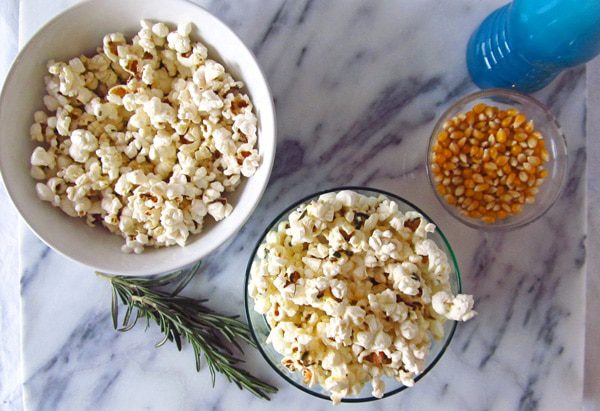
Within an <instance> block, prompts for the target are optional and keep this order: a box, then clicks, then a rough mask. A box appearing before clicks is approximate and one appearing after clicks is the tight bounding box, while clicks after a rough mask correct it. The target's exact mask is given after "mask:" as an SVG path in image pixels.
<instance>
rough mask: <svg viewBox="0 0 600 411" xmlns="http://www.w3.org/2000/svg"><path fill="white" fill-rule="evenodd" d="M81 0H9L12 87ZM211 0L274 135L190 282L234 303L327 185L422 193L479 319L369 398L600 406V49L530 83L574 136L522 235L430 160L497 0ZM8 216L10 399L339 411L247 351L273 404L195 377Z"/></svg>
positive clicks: (419, 198) (3, 208)
mask: <svg viewBox="0 0 600 411" xmlns="http://www.w3.org/2000/svg"><path fill="white" fill-rule="evenodd" d="M70 3H72V1H65V0H63V1H55V2H46V1H44V0H20V1H19V0H8V1H4V2H2V3H0V38H3V39H5V47H4V48H3V49H2V50H0V81H1V79H2V78H3V77H4V74H5V73H6V70H7V68H8V67H9V64H10V61H11V60H12V58H13V57H14V55H15V53H16V51H17V49H18V45H19V44H23V42H24V41H26V39H27V38H28V37H29V36H30V35H31V34H32V33H33V32H34V31H35V29H36V28H37V27H39V25H41V24H43V22H44V21H46V20H47V19H49V18H50V17H51V16H52V15H54V14H56V13H57V12H59V11H60V10H62V9H63V8H64V7H66V6H67V5H68V4H70ZM198 3H199V4H202V5H204V6H205V7H207V8H208V9H209V10H210V11H211V12H213V13H215V14H216V15H217V16H219V17H221V18H222V19H223V20H224V21H225V22H226V23H228V24H229V25H230V26H231V27H232V28H233V29H234V31H236V32H237V33H238V34H239V35H240V37H241V38H242V39H243V41H244V42H246V44H248V45H249V46H250V47H251V48H252V49H253V50H254V52H255V53H256V55H257V57H258V60H259V62H260V64H261V65H262V67H263V69H264V70H265V72H266V75H267V79H268V81H269V83H270V85H271V88H272V90H273V93H274V96H275V100H276V109H277V115H278V130H279V133H278V148H277V149H278V158H277V160H276V163H275V168H274V170H273V176H272V179H271V182H270V186H269V188H268V190H267V192H266V193H265V197H264V198H263V200H262V201H261V203H260V205H259V207H258V209H257V211H256V212H255V214H254V215H253V216H252V218H251V219H250V221H249V222H248V224H247V225H246V226H245V227H244V229H243V230H242V232H241V233H240V234H239V235H238V236H237V237H236V238H235V239H233V240H232V241H230V242H228V243H227V244H226V245H224V246H222V247H221V248H220V249H219V250H217V252H215V253H214V254H213V255H212V256H210V257H209V258H208V259H206V264H205V266H204V269H203V272H202V273H201V275H200V276H199V277H198V278H197V279H196V280H195V281H194V283H193V284H191V286H190V290H189V292H190V294H191V295H194V296H208V295H210V296H211V298H212V301H213V302H212V306H213V307H214V308H217V309H219V310H221V311H225V312H228V313H238V314H241V313H242V311H243V310H242V308H241V307H242V306H241V301H242V295H243V292H242V291H243V284H242V280H243V273H242V272H241V271H240V269H239V267H243V266H245V262H246V261H247V260H248V258H249V254H250V252H251V248H252V247H251V245H253V244H254V242H255V241H256V239H257V236H258V235H259V233H260V232H261V231H262V229H263V228H264V226H265V225H266V224H267V223H268V222H269V221H270V220H271V218H273V217H274V216H275V215H276V214H277V212H278V211H279V210H281V209H283V208H284V207H285V206H286V205H287V204H289V203H291V202H292V201H294V200H295V199H297V198H300V197H302V196H303V195H306V194H309V193H310V192H313V191H315V190H316V189H317V188H319V189H321V188H327V187H333V186H336V185H342V184H361V185H371V186H374V187H379V188H382V189H386V190H388V191H392V192H395V193H398V194H401V195H403V196H406V197H407V198H410V199H411V200H412V201H414V202H416V203H417V204H419V205H420V206H421V207H422V208H423V209H424V210H425V211H427V213H428V214H429V215H431V216H432V217H433V218H434V220H436V221H437V222H438V224H439V225H440V226H441V227H442V228H443V230H444V231H445V232H446V233H447V234H449V235H448V236H449V240H450V242H451V243H452V244H453V245H454V248H455V249H456V250H455V251H456V252H457V255H458V259H459V264H460V266H461V268H462V271H463V276H464V278H463V281H464V288H465V291H466V292H469V293H473V294H475V297H476V299H477V309H478V311H479V312H480V315H479V316H478V317H477V319H475V320H473V321H471V322H469V323H466V324H461V325H460V326H459V327H458V331H457V334H456V336H455V339H454V340H453V343H452V345H451V347H450V350H449V351H448V352H447V353H446V354H445V356H444V357H443V359H442V361H440V363H439V364H438V365H437V366H436V368H435V369H434V371H432V372H431V373H430V374H429V375H428V376H427V377H425V378H424V379H423V381H422V382H421V383H418V384H417V385H416V386H415V387H414V388H413V389H410V390H408V391H405V392H404V393H402V394H398V395H396V396H393V397H391V398H389V399H385V400H382V401H378V402H375V403H372V404H370V405H369V409H382V410H387V409H397V408H398V407H399V406H402V408H403V409H407V410H414V409H434V408H441V409H461V410H471V409H472V410H479V409H488V408H489V409H498V410H504V409H524V410H531V409H537V408H539V409H543V410H548V409H550V410H554V409H557V410H558V409H579V408H581V407H582V406H584V404H585V406H586V408H588V409H590V410H592V409H600V320H599V319H598V318H596V317H597V316H596V315H587V317H584V308H585V307H584V304H582V301H583V299H584V297H585V294H586V292H585V291H586V290H587V294H588V296H596V295H598V293H600V281H599V275H598V272H600V270H598V268H600V256H598V255H597V253H588V254H587V256H586V254H585V248H584V244H585V246H586V247H587V249H588V250H590V249H591V250H597V249H598V247H599V246H600V236H598V234H596V232H597V230H595V229H597V228H600V217H599V216H598V213H594V212H593V210H591V211H590V212H589V214H588V208H587V205H586V194H587V203H588V204H592V203H594V202H595V201H598V200H600V168H599V167H600V166H599V164H600V161H599V160H600V144H598V143H597V142H596V141H595V140H594V141H590V140H589V139H588V140H587V141H586V137H585V136H586V135H588V136H595V135H596V134H597V133H598V132H599V131H600V61H598V60H596V61H594V62H592V63H590V64H588V66H587V67H586V68H583V67H580V68H576V69H574V70H571V71H568V72H566V73H565V74H564V75H562V76H561V77H560V78H559V79H558V80H557V81H556V82H554V83H553V84H552V85H551V86H549V87H548V88H547V89H545V90H543V91H541V92H540V93H537V94H536V97H537V98H539V99H540V100H542V101H544V102H546V104H548V105H549V106H550V108H551V109H552V111H553V112H554V113H555V114H556V115H557V117H558V118H559V121H560V122H561V124H562V125H563V128H564V130H565V133H566V134H567V135H568V139H569V150H570V151H569V155H570V168H569V184H568V186H567V188H566V190H565V193H564V195H563V196H562V197H561V199H560V201H559V202H558V203H557V204H556V206H555V207H554V208H553V209H552V210H551V211H550V212H549V213H548V215H546V216H545V217H544V218H543V219H542V220H540V221H538V222H536V223H535V224H532V225H530V226H528V227H526V228H524V229H521V230H518V231H515V232H511V233H503V234H482V233H478V232H476V231H474V230H471V229H469V228H466V227H465V226H462V225H460V223H458V222H457V221H455V220H452V219H451V217H450V216H449V215H447V213H445V212H444V210H443V208H442V207H441V205H439V204H438V203H437V201H436V200H435V198H434V197H433V193H432V192H431V190H430V189H429V187H428V186H427V183H426V177H425V171H424V165H423V161H422V160H423V158H422V157H423V156H421V155H420V153H421V152H422V151H423V150H424V147H425V145H424V144H425V142H426V139H427V138H428V134H429V132H430V130H431V127H432V125H433V122H434V121H435V119H436V118H437V116H438V115H439V114H440V112H441V110H443V108H444V107H445V106H447V105H448V104H449V103H450V101H452V100H453V99H455V98H457V97H459V96H461V95H464V94H467V93H469V92H470V91H473V90H475V87H474V86H473V85H472V84H471V83H470V81H469V80H468V77H467V76H466V72H465V68H464V62H463V48H462V46H460V45H464V44H466V40H467V38H468V35H469V34H470V32H471V31H472V29H473V28H474V27H475V26H476V25H477V23H478V22H479V21H481V19H482V18H483V17H484V16H485V15H487V13H489V12H490V11H492V10H493V9H494V8H495V7H497V6H499V5H501V4H502V3H503V1H497V0H484V1H468V0H460V1H455V2H452V5H448V6H441V5H440V4H439V2H436V1H434V0H428V1H422V2H418V3H417V2H415V3H412V4H410V5H407V4H404V3H400V2H369V3H366V2H358V1H352V2H347V1H344V2H343V7H341V4H342V2H341V0H339V1H333V2H313V1H307V2H283V1H269V2H259V1H256V0H246V1H244V2H243V3H242V4H241V5H240V4H239V3H234V1H233V0H231V1H224V2H217V1H214V2H211V1H208V0H207V1H199V2H198ZM234 4H235V7H234ZM457 27H459V29H457ZM424 45H426V47H424ZM457 45H458V46H457ZM453 48H455V49H456V52H449V51H448V50H453ZM442 56H443V57H442ZM586 96H587V104H586ZM586 127H587V133H586V132H585V130H586ZM415 153H416V154H415ZM586 157H587V162H586ZM586 164H587V172H586V169H585V166H584V165H586ZM585 176H587V177H585ZM584 177H585V178H586V179H585V180H583V178H584ZM590 208H592V207H590ZM0 213H2V216H3V218H1V219H0V245H1V247H0V281H2V284H3V285H2V287H0V408H2V409H10V410H13V409H14V410H20V409H22V407H23V396H24V404H25V406H26V408H27V409H31V410H41V409H44V410H45V409H61V410H63V409H89V408H92V406H93V408H94V409H111V410H115V409H142V408H148V409H163V410H164V409H208V408H211V409H215V410H233V409H240V408H241V407H242V406H244V407H245V408H247V409H249V410H254V409H256V410H258V409H261V410H262V409H280V408H281V407H285V408H286V409H290V410H295V409H305V408H311V409H325V408H327V407H328V404H327V403H326V402H324V401H322V400H318V399H314V398H310V397H308V396H306V395H305V394H302V393H301V392H299V391H297V390H295V389H294V388H293V387H290V386H286V385H285V382H284V381H282V380H281V379H279V378H278V376H277V375H276V374H274V373H273V372H272V371H271V370H270V369H268V367H267V366H266V364H265V363H264V361H263V360H262V358H261V357H260V356H259V354H258V353H255V352H249V353H248V355H247V360H248V364H247V366H248V368H250V369H252V370H253V371H254V372H256V373H257V374H258V375H260V376H262V377H263V378H265V379H267V380H269V381H270V382H272V383H274V384H276V385H277V386H278V387H280V389H281V391H280V392H279V393H278V394H277V396H276V397H274V398H273V400H272V401H271V402H270V403H265V402H261V401H259V400H256V399H254V398H253V397H252V396H251V395H249V394H247V393H244V392H241V391H238V390H237V388H235V387H233V386H231V385H228V384H226V382H225V381H224V380H223V379H221V378H218V379H217V385H216V387H215V388H214V389H212V388H210V382H209V378H208V371H207V370H206V369H203V370H202V372H201V373H200V374H196V373H195V371H194V367H193V364H192V358H191V352H190V350H189V347H188V349H185V350H184V352H183V353H179V352H177V351H176V350H175V349H174V348H173V347H167V346H165V347H162V348H160V349H154V347H153V344H152V342H153V340H158V339H159V333H158V331H157V330H156V329H150V330H149V331H148V332H147V333H146V334H144V331H143V330H142V329H134V330H132V331H130V332H128V333H126V334H118V333H115V332H114V331H113V330H112V326H111V323H110V318H109V302H110V292H109V289H108V287H107V286H106V284H103V283H102V282H101V281H100V280H98V279H97V278H96V277H95V276H94V275H93V274H92V270H90V269H89V268H86V267H83V266H79V265H77V264H75V263H72V262H70V261H67V260H65V259H64V258H63V257H61V256H59V255H57V254H56V253H54V252H52V251H48V249H47V248H46V247H45V246H44V245H43V244H42V243H41V242H40V241H39V240H37V238H35V237H34V236H33V234H32V233H31V232H29V231H28V230H27V229H26V228H25V227H24V225H23V224H22V223H21V222H20V221H19V218H18V216H17V213H16V211H15V210H14V209H13V208H12V205H11V204H10V202H9V200H8V198H7V196H6V192H5V190H4V188H3V187H0ZM565 215H569V217H570V221H571V224H569V225H565V224H564V223H563V222H564V216H565ZM586 235H587V239H586ZM565 238H566V239H567V241H565ZM522 244H529V245H530V246H529V247H522ZM18 246H19V247H18ZM19 256H20V257H21V260H20V262H19ZM586 271H587V279H586V276H585V275H584V273H585V272H586ZM21 277H22V279H21ZM81 290H85V293H83V292H82V291H81ZM75 291H78V292H75ZM20 296H22V299H21V298H20ZM587 300H588V301H587V312H588V313H598V312H600V300H599V299H598V298H588V299H587ZM219 301H231V302H232V303H230V304H228V305H223V304H221V305H219ZM21 302H22V307H21ZM21 318H22V319H23V321H24V322H23V323H22V322H21ZM584 321H586V324H585V325H584ZM584 329H585V335H584ZM21 331H22V332H21ZM584 338H585V340H586V348H585V358H584V357H583V353H584V347H583V346H584ZM21 341H22V342H23V343H22V352H21ZM23 357H24V362H25V365H24V366H23V367H22V370H21V367H20V364H22V361H23V360H22V358H23ZM584 364H585V369H584ZM21 371H23V372H21ZM584 373H585V379H584ZM23 382H24V388H25V389H24V390H23V391H22V390H21V388H22V386H23V384H22V383H23ZM582 386H583V388H582ZM557 387H560V389H557ZM23 394H24V395H23ZM340 408H341V409H346V408H352V407H351V406H346V405H344V406H342V407H340ZM353 408H354V409H358V408H357V407H356V406H355V407H353ZM363 408H366V406H363V407H361V409H363Z"/></svg>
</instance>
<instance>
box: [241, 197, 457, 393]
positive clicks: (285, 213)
mask: <svg viewBox="0 0 600 411" xmlns="http://www.w3.org/2000/svg"><path fill="white" fill-rule="evenodd" d="M342 190H352V191H362V192H365V191H367V192H372V193H377V194H383V195H385V196H387V197H389V198H390V199H393V200H395V201H400V202H402V203H404V204H406V205H407V206H409V207H410V208H412V209H414V210H415V211H417V212H419V213H420V214H421V215H422V216H423V217H425V218H426V219H427V220H428V221H429V222H431V223H433V224H435V222H434V221H433V220H432V219H431V217H429V216H428V215H427V214H426V213H425V212H423V210H421V209H420V208H419V207H417V206H416V205H414V204H413V203H411V202H410V201H408V200H405V199H404V198H402V197H400V196H398V195H396V194H393V193H390V192H388V191H384V190H381V189H378V188H370V187H360V186H341V187H334V188H329V189H326V190H322V191H318V192H316V193H313V194H310V195H307V196H305V197H303V198H302V199H300V200H297V201H295V202H293V203H292V204H291V205H290V206H288V207H286V208H285V209H284V210H283V211H282V212H280V213H279V214H277V216H276V217H275V218H274V219H273V221H271V223H270V224H269V225H268V226H267V228H266V229H265V230H264V231H263V233H262V235H261V236H260V237H259V239H258V241H257V243H256V245H255V246H254V249H253V251H252V254H251V257H250V260H249V262H248V266H247V267H246V278H245V281H244V308H245V311H246V319H247V321H248V325H249V328H250V333H251V334H252V339H253V340H254V342H255V344H256V346H257V347H258V350H259V351H260V353H261V355H262V356H263V358H264V359H265V360H266V361H267V363H268V364H269V365H270V366H271V368H272V369H273V370H275V372H276V373H277V374H279V376H281V377H282V378H283V379H284V380H285V381H287V382H288V383H290V384H292V385H293V386H294V387H296V388H298V389H300V390H302V391H304V392H305V393H307V394H310V395H312V396H314V397H318V398H321V399H324V400H327V401H330V398H329V397H328V396H326V395H323V394H321V393H318V392H315V391H312V390H311V389H310V388H308V387H307V386H304V385H302V384H299V383H297V382H296V381H294V380H293V379H291V378H290V377H289V376H288V375H286V374H285V373H284V372H282V371H281V370H280V369H279V368H278V367H277V365H276V364H274V363H273V362H272V361H271V359H270V358H269V356H268V355H267V353H266V352H265V351H264V350H263V347H262V345H261V344H260V342H259V341H258V338H257V337H256V334H255V332H254V326H253V324H252V319H251V317H250V307H249V306H248V301H249V299H250V298H251V297H250V296H249V295H248V283H249V280H250V269H251V267H252V263H253V262H254V260H255V258H256V252H257V251H258V247H260V245H261V244H262V243H263V241H264V239H265V237H266V236H267V234H268V233H269V232H270V231H271V230H272V229H273V227H274V226H275V225H276V224H278V223H279V222H280V221H281V219H282V218H284V217H287V216H288V215H289V214H290V212H292V211H293V210H294V209H295V208H296V207H298V206H299V205H300V204H303V203H305V202H307V201H309V200H312V199H314V198H317V197H319V196H320V195H322V194H326V193H331V192H335V191H342ZM435 229H436V231H437V232H438V233H439V235H440V237H441V238H442V240H443V241H444V244H445V246H446V248H447V249H448V251H449V253H450V259H451V260H452V264H453V265H454V269H455V271H456V280H457V285H458V293H460V292H462V283H461V276H460V269H459V268H458V262H457V261H456V256H455V255H454V250H453V249H452V247H451V246H450V243H449V242H448V239H447V238H446V235H445V234H444V233H443V232H442V230H441V229H440V228H439V226H438V225H437V224H435ZM447 321H452V329H451V330H450V333H449V334H448V338H447V339H446V340H445V341H444V342H443V344H444V345H443V346H442V348H441V349H440V351H439V353H438V354H437V356H436V357H435V358H434V359H433V360H432V361H431V364H429V365H428V366H427V368H425V370H423V372H422V373H421V374H419V375H418V376H416V377H415V382H417V381H419V380H420V379H421V378H423V377H424V376H425V375H427V373H429V371H431V370H432V369H433V368H434V367H435V365H436V364H437V363H438V361H439V360H440V359H441V358H442V357H443V355H444V353H445V352H446V349H447V348H448V346H449V345H450V341H452V337H454V332H455V331H456V327H457V325H458V322H457V321H453V320H447ZM406 388H409V387H407V386H405V385H401V386H400V387H398V388H396V389H393V390H391V391H388V392H386V393H385V394H384V395H383V397H382V398H387V397H390V396H392V395H394V394H397V393H399V392H401V391H404V390H405V389H406ZM379 399H381V398H376V397H373V396H369V397H361V398H352V397H350V398H342V402H348V403H358V402H369V401H375V400H379Z"/></svg>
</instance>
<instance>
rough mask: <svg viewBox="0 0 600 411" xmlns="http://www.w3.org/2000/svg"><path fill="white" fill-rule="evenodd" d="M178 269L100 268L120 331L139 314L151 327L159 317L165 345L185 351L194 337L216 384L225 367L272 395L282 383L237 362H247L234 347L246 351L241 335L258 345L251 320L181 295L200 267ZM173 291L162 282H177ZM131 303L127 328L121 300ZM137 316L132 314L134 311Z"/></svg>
mask: <svg viewBox="0 0 600 411" xmlns="http://www.w3.org/2000/svg"><path fill="white" fill-rule="evenodd" d="M199 265H200V264H199V263H198V264H196V265H195V266H194V267H193V268H191V269H189V270H184V271H177V272H174V273H171V274H167V275H164V276H160V277H150V278H149V277H128V276H121V275H117V276H109V275H106V274H102V273H96V274H97V275H98V276H100V277H102V278H104V279H106V280H108V281H109V282H110V283H111V285H112V320H113V326H114V327H115V329H117V330H119V331H128V330H130V329H132V328H133V327H134V326H135V324H136V323H137V321H138V320H139V319H145V320H146V329H147V328H148V327H149V326H150V322H151V321H154V322H156V324H158V326H159V327H160V330H161V331H162V333H163V334H164V338H163V339H162V341H160V342H159V343H158V344H156V346H157V347H160V346H161V345H163V344H164V343H166V342H167V341H171V342H175V344H176V345H177V349H178V350H180V351H181V343H182V340H186V341H188V343H189V344H191V346H192V348H193V349H194V356H195V359H196V370H197V371H200V365H201V360H202V358H204V361H205V362H206V364H207V365H208V369H209V370H210V374H211V378H212V384H213V386H214V385H215V375H216V373H217V372H218V373H221V374H223V375H224V376H225V378H227V380H228V381H230V382H233V383H234V384H236V385H237V386H238V387H239V388H240V389H246V390H248V391H250V392H251V393H252V394H254V395H256V396H257V397H259V398H263V399H266V400H269V395H270V394H274V393H275V392H277V388H275V387H273V386H272V385H269V384H267V383H265V382H262V381H261V380H259V379H258V378H257V377H255V376H253V375H252V374H250V373H249V372H248V371H246V370H243V369H241V368H239V367H238V366H237V365H238V364H239V363H241V362H243V361H242V360H241V359H239V358H237V357H236V356H235V354H234V352H233V350H232V347H231V345H232V346H234V347H235V348H236V349H237V350H238V351H239V352H240V353H243V351H242V348H241V346H240V343H239V341H243V342H246V343H247V344H250V345H251V346H253V347H256V345H255V343H254V341H253V340H252V338H251V336H250V330H249V329H248V326H247V325H246V324H244V323H242V322H241V321H239V320H238V319H237V316H231V317H230V316H224V315H220V314H217V313H215V312H214V311H212V310H211V309H210V308H208V307H206V306H204V305H203V304H202V303H205V302H206V301H207V300H195V299H193V298H189V297H184V296H181V295H179V293H180V292H181V290H183V289H184V288H185V286H186V285H187V284H188V283H189V282H190V280H191V279H192V278H193V277H194V275H195V274H196V272H197V271H198V268H199ZM174 284H176V286H175V289H174V291H172V292H170V293H169V292H166V291H163V290H160V289H159V288H160V287H165V286H169V285H174ZM119 299H120V300H121V302H122V303H123V304H124V305H125V306H126V307H127V309H126V311H125V315H124V317H123V322H122V323H121V328H119V324H118V323H119V301H118V300H119ZM134 310H135V311H136V312H135V318H134V319H133V320H132V314H133V311H134Z"/></svg>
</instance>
